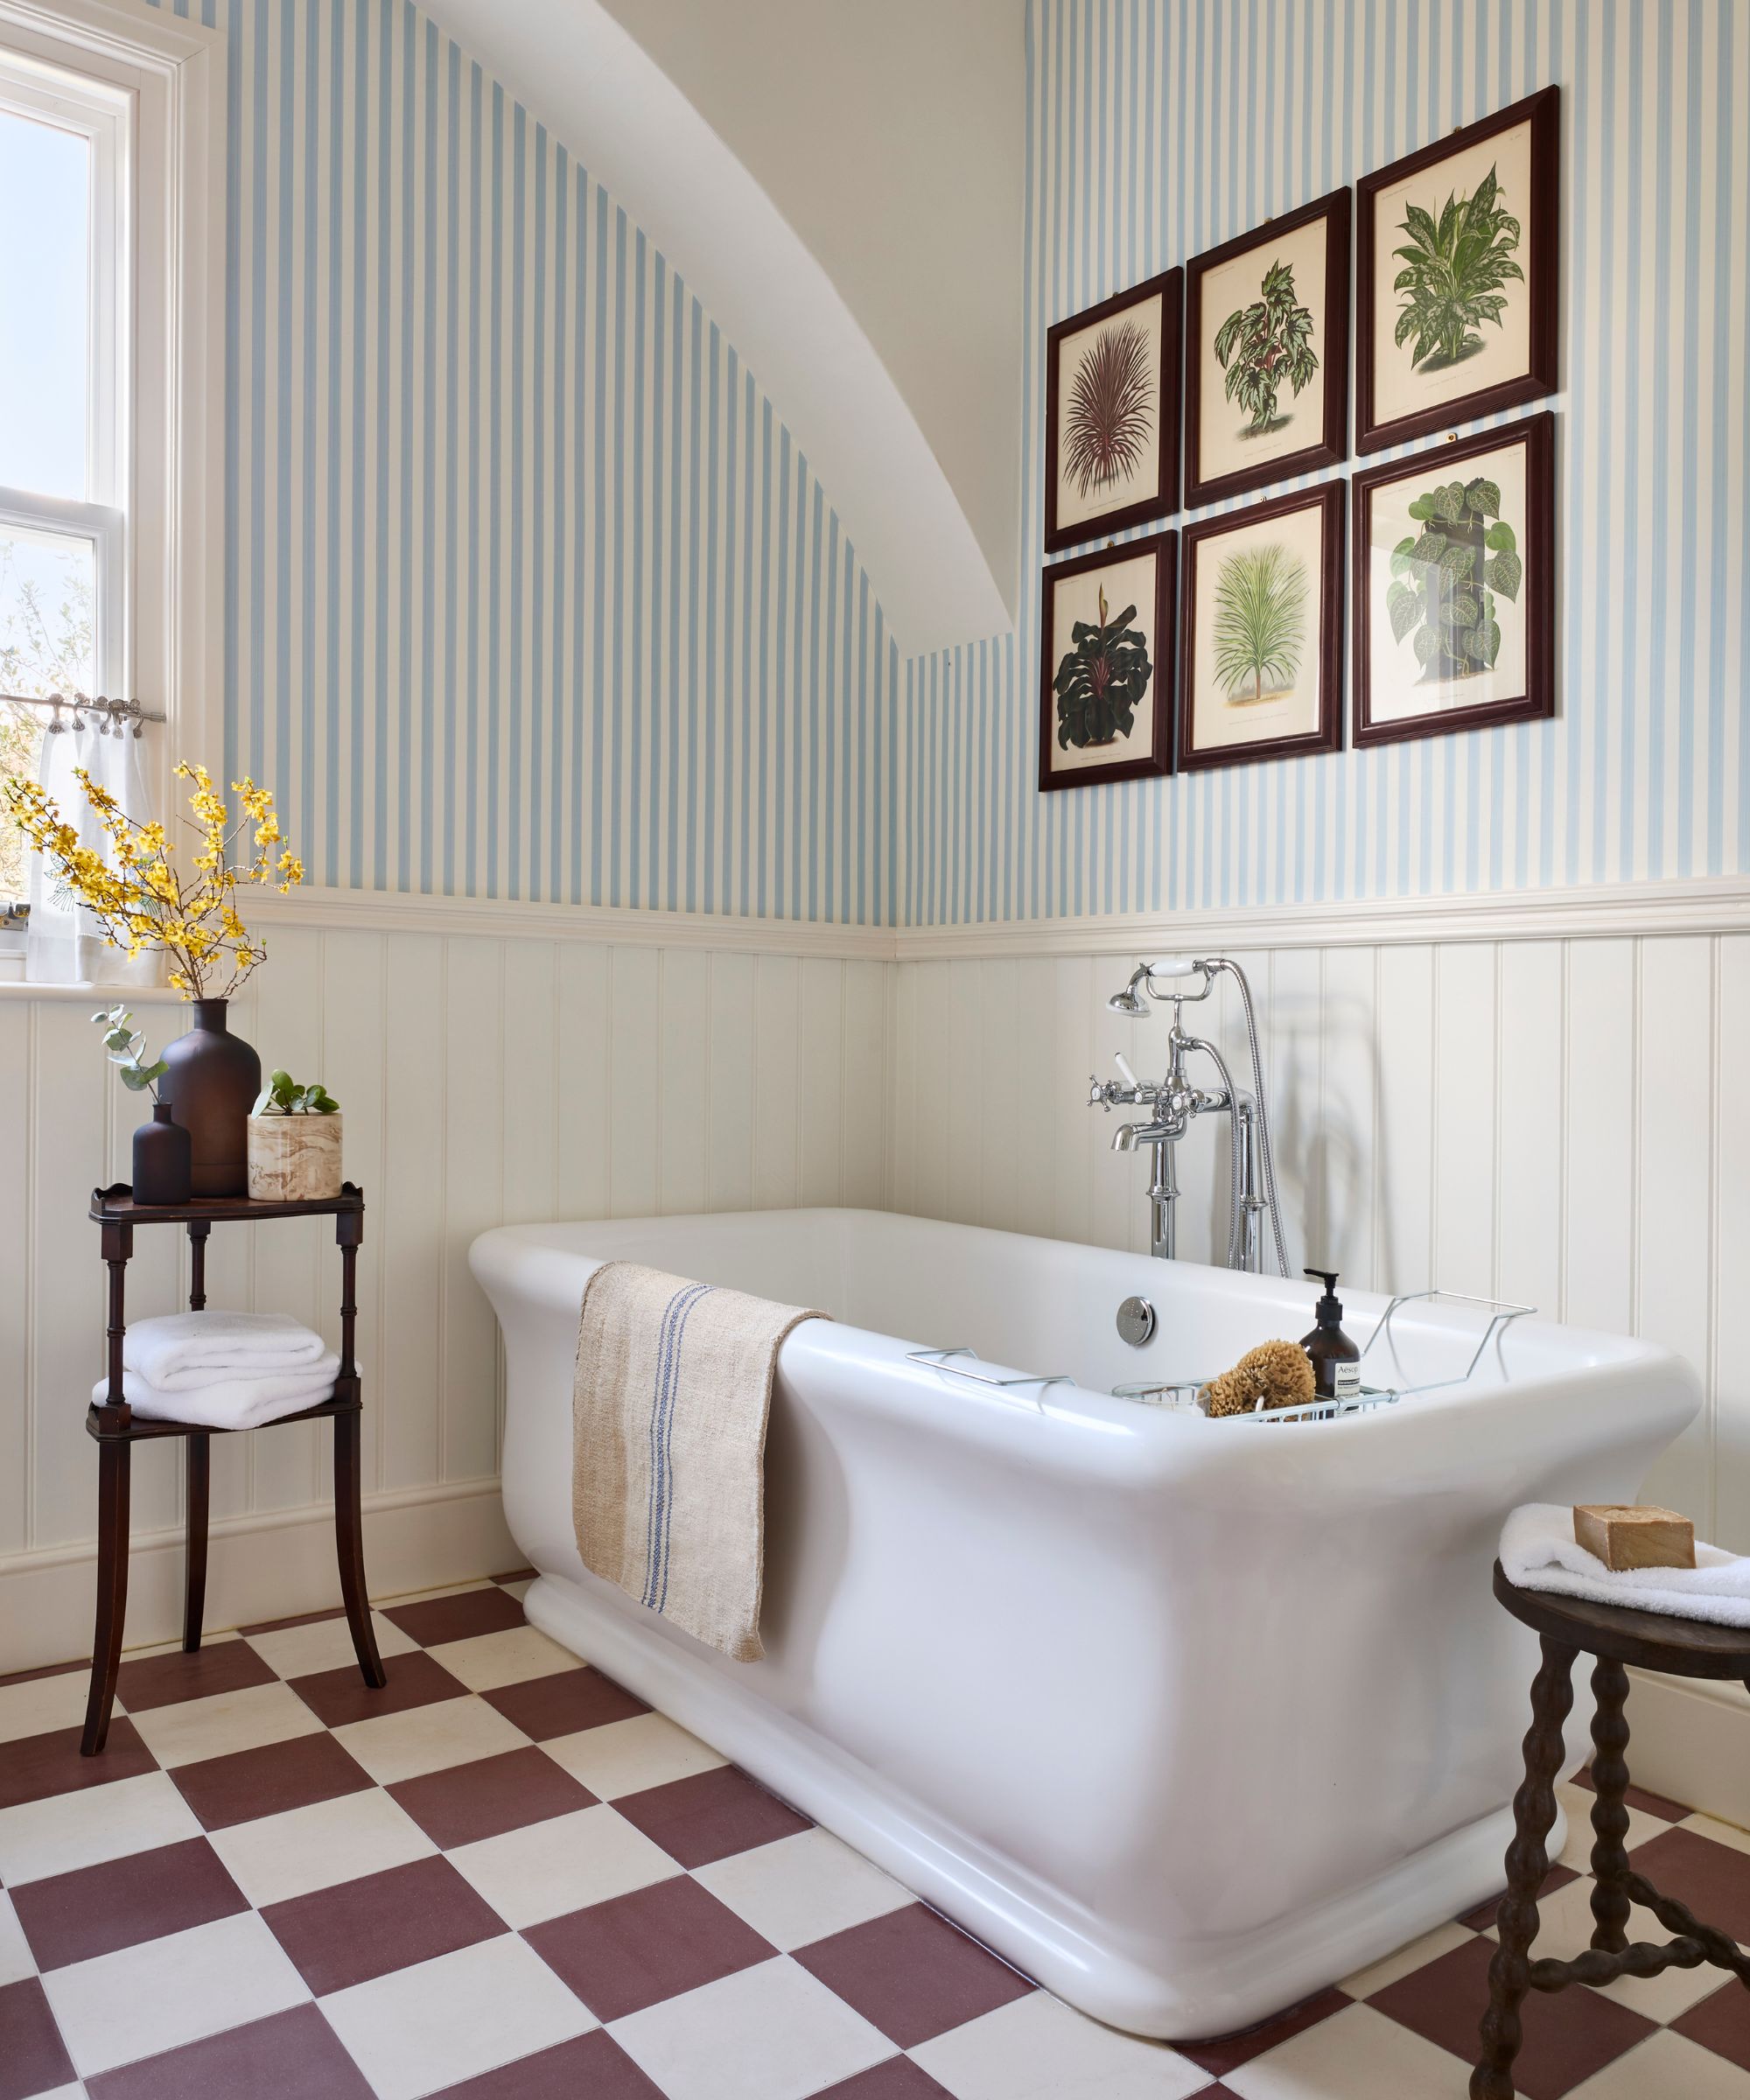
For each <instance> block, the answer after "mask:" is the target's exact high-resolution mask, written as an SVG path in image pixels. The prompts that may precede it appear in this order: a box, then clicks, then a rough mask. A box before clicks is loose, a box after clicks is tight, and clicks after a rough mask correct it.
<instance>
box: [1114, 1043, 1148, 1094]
mask: <svg viewBox="0 0 1750 2100" xmlns="http://www.w3.org/2000/svg"><path fill="white" fill-rule="evenodd" d="M1112 1062H1113V1063H1114V1064H1115V1065H1116V1066H1117V1068H1118V1073H1119V1076H1120V1077H1121V1078H1122V1079H1123V1080H1124V1084H1125V1085H1126V1086H1127V1087H1128V1088H1129V1089H1131V1092H1132V1093H1133V1094H1135V1095H1136V1096H1137V1097H1138V1100H1140V1099H1141V1097H1142V1085H1143V1082H1141V1080H1139V1079H1138V1077H1137V1075H1136V1074H1135V1073H1134V1072H1132V1071H1131V1061H1130V1060H1129V1058H1127V1057H1126V1056H1125V1055H1124V1052H1123V1051H1122V1050H1115V1051H1114V1052H1113V1053H1112Z"/></svg>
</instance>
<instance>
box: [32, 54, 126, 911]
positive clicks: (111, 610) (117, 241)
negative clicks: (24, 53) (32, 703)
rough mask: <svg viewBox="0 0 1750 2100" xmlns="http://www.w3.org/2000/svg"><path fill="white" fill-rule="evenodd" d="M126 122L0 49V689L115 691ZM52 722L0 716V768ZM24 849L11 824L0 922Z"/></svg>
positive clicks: (108, 91)
mask: <svg viewBox="0 0 1750 2100" xmlns="http://www.w3.org/2000/svg"><path fill="white" fill-rule="evenodd" d="M129 115H130V111H129V102H128V98H127V97H126V96H125V95H123V94H122V93H121V92H119V91H117V90H116V89H115V88H109V87H107V86H106V85H104V84H103V83H102V82H98V81H90V80H87V79H82V78H81V77H79V76H77V75H73V74H70V73H62V72H59V71H58V70H56V69H53V68H51V67H47V66H29V65H27V64H25V63H24V62H22V61H21V60H20V59H18V57H17V56H13V55H9V54H6V53H4V52H0V198H4V199H5V200H7V208H6V209H4V211H0V283H3V284H4V285H5V287H6V295H7V296H6V298H5V302H4V307H0V693H6V694H15V695H23V696H25V697H37V698H42V697H47V696H48V695H50V694H52V693H73V692H78V693H87V694H91V693H109V694H116V693H118V692H119V691H121V690H122V688H123V683H124V680H123V666H124V664H125V662H126V661H127V641H126V634H125V631H124V623H125V620H126V600H127V593H126V591H125V588H124V587H123V586H124V578H125V569H126V527H125V517H124V513H123V507H122V498H123V482H122V477H121V473H120V462H121V460H122V459H123V458H124V457H125V452H126V445H127V428H126V418H125V407H126V403H127V401H128V398H129V373H130V364H131V359H130V344H129V342H128V340H127V332H126V331H124V330H123V328H122V327H121V325H119V317H120V316H121V315H122V314H123V313H125V312H126V311H128V296H127V294H128V287H127V282H126V267H125V265H126V256H125V253H124V247H123V229H124V228H126V226H127V225H128V223H129V219H130V213H129V208H128V207H129V200H128V197H127V195H126V193H125V190H124V187H123V186H124V183H125V179H126V172H127V170H128V168H129V167H130V165H131V155H130V151H129V146H130V141H129V136H128V130H129ZM25 200H28V208H27V209H20V208H18V207H19V205H20V204H21V203H23V202H25ZM50 720H51V717H50V715H49V714H47V713H45V711H42V710H40V709H35V708H26V707H19V706H17V705H12V704H5V705H4V708H0V770H4V771H6V772H8V773H24V774H29V775H31V777H34V776H35V774H36V772H37V767H38V754H39V752H40V749H41V745H42V739H43V737H44V736H45V734H46V733H47V731H48V724H49V721H50ZM28 888H29V872H28V869H27V867H26V865H25V842H24V840H23V838H22V837H20V835H19V834H18V832H17V831H16V830H13V829H12V828H11V826H10V825H8V826H6V827H5V828H4V834H3V835H0V926H4V920H5V919H6V918H7V917H13V918H16V916H17V914H16V913H15V912H8V911H7V910H6V907H7V906H8V905H10V904H12V903H14V902H15V901H22V900H23V899H24V898H25V895H26V893H27V892H28Z"/></svg>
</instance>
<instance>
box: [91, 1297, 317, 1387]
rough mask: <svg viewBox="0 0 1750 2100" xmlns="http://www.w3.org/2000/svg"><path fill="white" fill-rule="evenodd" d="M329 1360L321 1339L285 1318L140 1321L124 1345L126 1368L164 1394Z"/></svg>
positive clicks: (183, 1316) (201, 1316)
mask: <svg viewBox="0 0 1750 2100" xmlns="http://www.w3.org/2000/svg"><path fill="white" fill-rule="evenodd" d="M325 1355H327V1344H326V1343H325V1341H323V1339H322V1337H321V1336H320V1335H319V1334H317V1333H316V1332H315V1331H314V1330H313V1329H312V1328H310V1327H304V1325H303V1324H302V1323H301V1322H300V1321H298V1320H293V1319H292V1318H291V1317H290V1314H289V1313H164V1314H162V1315H161V1316H160V1317H159V1318H158V1319H156V1320H136V1321H135V1322H134V1323H133V1325H132V1326H131V1327H130V1328H129V1329H128V1332H127V1334H126V1335H125V1336H124V1337H123V1342H122V1363H123V1369H126V1370H130V1371H137V1372H138V1373H139V1375H140V1376H141V1377H142V1378H144V1379H145V1380H146V1381H147V1383H149V1384H151V1385H155V1386H156V1387H157V1388H158V1390H159V1391H160V1392H161V1393H179V1392H189V1391H193V1390H194V1389H195V1388H196V1387H198V1386H203V1385H224V1384H228V1383H229V1382H230V1381H231V1380H232V1379H233V1378H235V1377H237V1376H255V1374H256V1373H258V1372H259V1373H262V1374H269V1373H273V1374H285V1373H293V1372H307V1371H311V1369H312V1367H313V1366H315V1365H316V1364H318V1363H319V1362H321V1361H322V1359H323V1358H324V1357H325Z"/></svg>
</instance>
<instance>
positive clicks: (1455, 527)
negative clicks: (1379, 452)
mask: <svg viewBox="0 0 1750 2100" xmlns="http://www.w3.org/2000/svg"><path fill="white" fill-rule="evenodd" d="M1500 512H1501V491H1500V489H1499V488H1498V487H1497V486H1496V485H1495V483H1494V482H1493V481H1484V480H1481V479H1479V480H1475V481H1472V482H1469V483H1466V482H1463V481H1446V482H1442V483H1441V484H1440V485H1439V486H1438V487H1435V488H1431V489H1426V490H1425V491H1424V492H1423V493H1422V494H1420V495H1419V496H1418V497H1417V498H1416V499H1415V500H1414V501H1413V502H1412V503H1411V505H1410V514H1411V517H1412V518H1413V519H1415V521H1416V522H1417V523H1418V525H1419V526H1420V527H1421V528H1422V530H1421V532H1420V533H1419V534H1417V533H1411V534H1410V535H1407V536H1406V537H1405V538H1404V539H1401V540H1400V541H1399V542H1397V546H1396V547H1394V548H1393V549H1392V550H1391V563H1390V567H1391V577H1392V580H1391V583H1390V584H1389V585H1388V587H1387V590H1386V593H1385V610H1386V617H1387V618H1388V619H1389V620H1390V622H1391V638H1392V640H1393V641H1396V642H1399V643H1401V642H1402V641H1404V637H1405V636H1406V635H1408V636H1410V637H1411V647H1412V648H1414V650H1415V652H1416V661H1417V662H1418V663H1419V664H1420V665H1421V667H1422V676H1423V678H1424V680H1425V682H1429V683H1432V682H1433V681H1436V680H1439V679H1442V678H1473V677H1474V676H1476V674H1477V673H1478V672H1479V671H1487V670H1492V669H1494V668H1495V659H1496V657H1497V656H1499V655H1500V654H1501V623H1500V621H1499V620H1497V619H1496V617H1495V614H1496V612H1497V611H1498V606H1497V604H1496V600H1497V598H1509V599H1516V598H1518V596H1519V586H1520V584H1522V583H1523V580H1524V576H1525V567H1524V563H1523V562H1522V561H1521V560H1520V558H1519V552H1518V542H1517V541H1516V538H1515V537H1514V532H1513V528H1512V526H1510V525H1509V524H1508V523H1507V522H1506V521H1505V520H1504V519H1503V518H1502V516H1501V515H1500ZM1491 518H1493V519H1494V520H1495V522H1494V523H1493V524H1490V523H1489V520H1490V519H1491Z"/></svg>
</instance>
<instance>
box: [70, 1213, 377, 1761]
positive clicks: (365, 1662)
mask: <svg viewBox="0 0 1750 2100" xmlns="http://www.w3.org/2000/svg"><path fill="white" fill-rule="evenodd" d="M91 1215H92V1217H93V1219H94V1220H95V1222H97V1224H98V1225H100V1226H101V1227H102V1236H103V1238H102V1245H103V1259H104V1262H105V1263H106V1264H108V1267H109V1385H108V1387H107V1389H106V1390H105V1392H104V1395H103V1397H102V1400H101V1401H97V1400H94V1401H93V1402H92V1404H91V1406H90V1408H89V1409H88V1411H87V1414H86V1418H85V1426H86V1430H87V1432H88V1434H89V1435H90V1436H91V1437H92V1438H93V1439H95V1442H96V1445H97V1624H96V1628H95V1633H94V1635H93V1638H92V1644H91V1691H90V1696H89V1698H88V1700H87V1702H86V1708H85V1733H84V1734H83V1735H82V1737H81V1740H80V1745H79V1747H80V1754H81V1756H85V1757H95V1756H96V1754H98V1752H99V1751H100V1750H102V1747H103V1744H104V1740H105V1738H106V1737H107V1736H108V1734H109V1714H110V1710H111V1709H112V1708H113V1706H114V1705H115V1703H116V1673H117V1672H118V1671H119V1670H120V1668H121V1664H122V1629H123V1623H124V1621H125V1620H126V1617H127V1611H128V1501H129V1489H130V1478H131V1474H132V1471H133V1447H134V1446H135V1445H136V1444H138V1443H142V1442H144V1441H146V1440H148V1439H153V1438H158V1437H182V1438H185V1439H186V1442H187V1468H186V1480H187V1486H188V1495H187V1502H188V1560H187V1569H186V1579H185V1586H184V1592H183V1610H182V1645H183V1647H184V1649H186V1651H187V1652H188V1653H189V1654H191V1655H192V1654H193V1652H194V1651H195V1650H196V1649H198V1648H199V1647H200V1628H201V1619H202V1615H203V1613H204V1611H205V1608H206V1602H207V1495H208V1488H209V1484H210V1481H211V1479H212V1449H213V1439H214V1437H215V1436H226V1435H229V1434H230V1433H232V1432H229V1431H226V1430H216V1429H209V1428H207V1427H205V1426H203V1425H198V1424H195V1423H192V1422H162V1421H159V1420H158V1419H157V1418H155V1417H154V1418H145V1417H136V1415H135V1413H134V1411H133V1409H132V1408H130V1406H129V1404H128V1397H127V1393H126V1391H125V1390H124V1389H123V1382H122V1342H123V1335H124V1334H126V1332H127V1276H128V1264H129V1261H130V1259H131V1258H132V1256H133V1252H134V1229H135V1227H136V1226H138V1225H183V1226H186V1228H187V1229H188V1247H189V1291H188V1309H189V1311H190V1312H191V1313H199V1312H200V1311H202V1310H203V1308H204V1307H205V1306H206V1304H207V1238H208V1236H209V1235H210V1234H211V1232H212V1230H213V1228H214V1225H218V1224H235V1225H254V1224H260V1223H262V1222H265V1221H266V1220H268V1219H270V1218H306V1217H332V1219H333V1221H334V1239H335V1243H336V1244H337V1245H338V1246H339V1250H340V1369H339V1376H337V1377H336V1378H335V1380H334V1389H333V1390H332V1392H331V1393H330V1394H329V1396H328V1397H327V1399H325V1400H321V1401H318V1403H317V1404H316V1405H315V1406H314V1407H305V1408H300V1409H299V1410H298V1411H297V1413H296V1414H295V1415H281V1416H280V1417H279V1418H277V1419H276V1420H275V1421H273V1422H266V1423H263V1424H262V1428H264V1429H277V1428H278V1427H279V1425H280V1424H281V1423H283V1422H322V1421H328V1420H331V1419H332V1422H333V1425H334V1546H335V1552H336V1556H337V1558H338V1559H339V1564H340V1595H341V1599H342V1601H343V1602H344V1603H345V1605H346V1624H347V1626H348V1628H350V1629H351V1632H352V1635H353V1653H354V1654H355V1655H356V1656H358V1658H359V1670H360V1674H361V1675H362V1677H364V1680H365V1682H366V1684H369V1685H371V1686H373V1687H374V1688H378V1689H381V1686H382V1685H384V1684H387V1683H388V1674H387V1672H386V1671H385V1670H384V1669H383V1666H382V1659H381V1656H379V1655H378V1654H377V1642H376V1635H375V1634H374V1631H373V1630H372V1627H371V1612H370V1603H369V1598H368V1593H367V1590H366V1587H365V1527H364V1509H363V1502H362V1489H363V1481H362V1473H363V1467H362V1465H361V1462H360V1460H361V1452H360V1433H359V1432H360V1417H361V1415H362V1412H363V1408H364V1402H363V1400H362V1398H361V1397H360V1382H359V1368H358V1364H357V1362H356V1360H355V1357H354V1354H353V1344H354V1330H355V1327H356V1323H357V1319H358V1311H359V1308H358V1306H357V1304H356V1302H355V1300H356V1297H357V1278H358V1262H359V1248H360V1243H362V1241H363V1239H364V1236H365V1199H364V1195H363V1194H362V1192H361V1191H360V1190H359V1189H357V1188H355V1187H353V1184H352V1183H351V1182H350V1181H348V1182H346V1184H345V1186H344V1187H342V1188H341V1191H340V1193H339V1195H338V1196H332V1197H325V1198H321V1199H316V1200H312V1201H308V1202H297V1203H258V1202H256V1201H254V1200H253V1199H252V1198H250V1197H248V1196H197V1197H196V1198H195V1199H194V1200H193V1202H190V1203H173V1204H169V1203H167V1204H148V1203H136V1202H135V1201H134V1192H133V1191H132V1190H131V1189H130V1187H128V1186H127V1184H126V1183H125V1182H117V1183H116V1186H115V1187H113V1188H99V1189H94V1190H93V1191H92V1195H91Z"/></svg>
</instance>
